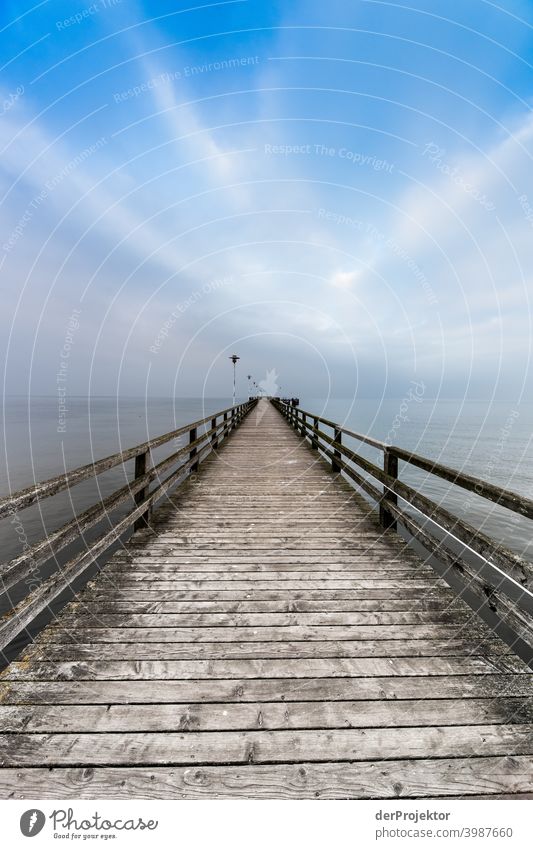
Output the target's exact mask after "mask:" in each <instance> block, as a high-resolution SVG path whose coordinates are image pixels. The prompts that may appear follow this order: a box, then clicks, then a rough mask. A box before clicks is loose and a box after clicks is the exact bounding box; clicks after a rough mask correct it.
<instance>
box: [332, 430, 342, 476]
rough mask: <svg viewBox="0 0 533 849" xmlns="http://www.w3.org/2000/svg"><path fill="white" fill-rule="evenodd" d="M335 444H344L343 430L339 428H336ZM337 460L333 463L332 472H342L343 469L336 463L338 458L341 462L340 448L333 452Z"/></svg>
mask: <svg viewBox="0 0 533 849" xmlns="http://www.w3.org/2000/svg"><path fill="white" fill-rule="evenodd" d="M334 440H335V444H336V445H340V444H341V443H342V430H339V428H338V427H336V428H335V436H334ZM333 454H334V457H335V459H334V460H332V461H331V471H332V472H340V470H341V467H340V466H339V464H338V463H337V462H336V458H337V457H338V458H339V460H340V457H341V452H340V450H339V449H338V448H335V449H334V451H333Z"/></svg>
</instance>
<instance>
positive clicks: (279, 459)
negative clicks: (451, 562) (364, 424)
mask: <svg viewBox="0 0 533 849" xmlns="http://www.w3.org/2000/svg"><path fill="white" fill-rule="evenodd" d="M0 682H1V683H0V702H1V706H0V719H1V725H2V732H3V733H2V736H1V737H0V760H1V763H2V765H3V770H1V771H0V785H1V790H2V796H3V797H4V798H6V797H12V798H21V797H26V798H46V797H48V798H62V799H64V798H68V797H75V798H76V797H81V798H84V797H87V798H91V797H96V798H98V797H108V798H113V797H115V798H119V797H120V798H131V797H145V798H149V797H153V798H228V797H229V798H236V797H245V798H251V797H257V798H397V797H424V796H426V797H460V796H477V797H479V796H487V795H489V796H490V795H496V796H516V797H518V796H522V795H531V794H532V793H533V684H532V681H531V671H530V670H529V669H528V667H527V666H526V665H525V664H524V663H523V662H522V661H521V660H520V659H519V658H518V657H517V656H516V655H515V654H513V653H512V651H511V649H510V648H509V647H508V646H507V645H506V644H505V643H504V642H502V641H501V640H499V639H498V638H497V637H495V636H494V634H493V633H492V632H491V631H490V629H489V628H488V627H487V626H486V625H485V624H484V623H483V622H482V621H481V620H480V619H478V618H477V617H476V616H475V614H473V612H472V610H471V609H470V608H469V607H468V606H467V605H466V604H465V603H464V602H463V601H462V600H460V599H459V598H458V597H457V595H456V594H455V593H454V592H453V591H452V590H451V589H450V588H449V587H448V586H447V584H446V583H445V582H444V581H443V580H442V579H441V578H439V577H438V576H437V575H436V573H435V572H434V571H433V570H432V569H431V568H430V567H429V566H428V565H427V564H425V563H424V562H423V561H422V560H421V559H420V558H419V557H418V556H417V555H416V554H415V553H413V551H412V550H411V549H410V548H408V547H407V545H406V543H405V542H404V541H403V540H402V539H401V537H400V536H399V535H397V534H395V533H394V532H393V531H391V530H384V529H383V528H382V527H380V526H379V525H378V524H377V522H376V520H375V518H374V515H373V514H372V513H371V510H370V508H369V507H368V506H367V505H366V502H365V501H363V499H362V498H361V497H360V496H359V495H358V494H357V493H356V492H355V491H354V490H353V489H352V488H351V487H350V486H349V485H348V483H347V482H346V481H345V480H344V479H343V478H342V477H341V476H340V475H338V474H334V473H333V472H332V471H331V470H330V468H329V467H328V465H327V463H326V462H325V461H324V460H323V459H321V458H320V457H319V456H318V454H317V453H316V452H313V451H312V450H311V449H310V447H309V446H308V444H307V443H305V442H304V440H303V439H301V438H300V437H299V436H298V435H297V434H296V433H295V432H294V431H293V430H291V429H290V428H289V427H288V426H287V423H286V422H285V420H284V419H283V418H282V416H281V415H280V414H279V412H278V411H277V410H276V409H275V408H274V407H273V406H271V405H270V404H269V403H268V402H267V401H260V402H259V404H258V406H257V407H256V408H255V409H254V410H253V411H252V412H251V413H250V414H249V415H248V416H247V417H246V418H245V420H244V421H243V423H242V424H241V426H240V427H239V429H238V430H237V431H236V432H235V434H234V435H233V436H232V437H231V439H230V440H228V441H227V442H226V441H225V442H224V443H223V444H222V446H221V448H220V450H219V451H218V456H214V455H212V456H211V457H210V458H209V459H208V460H207V461H206V462H205V463H204V464H203V465H202V466H201V468H200V471H199V473H198V475H197V476H196V477H193V478H191V479H189V481H188V482H187V483H186V484H184V485H183V486H182V487H181V488H180V489H179V490H177V491H176V493H175V494H174V495H171V496H170V498H169V500H168V501H167V502H166V503H165V505H164V506H163V507H161V508H160V509H158V510H156V511H155V512H154V514H153V517H152V520H151V529H150V530H140V531H137V532H136V533H135V534H134V535H133V537H132V538H131V539H130V541H129V542H128V543H127V544H126V545H125V546H124V547H122V548H121V550H119V551H118V552H117V553H115V554H114V555H113V556H112V557H110V559H109V561H108V563H107V565H106V566H105V567H104V568H103V569H102V570H101V572H100V574H99V575H98V576H97V578H96V579H94V580H93V581H91V582H90V584H88V586H87V587H86V589H85V590H84V591H83V592H82V593H81V594H79V595H78V597H77V599H76V600H75V601H74V602H72V603H70V604H69V605H68V606H66V607H65V608H64V610H63V612H62V613H61V614H60V616H59V617H58V618H57V619H56V620H55V622H53V623H52V624H51V625H49V626H48V627H47V628H45V630H44V631H43V632H42V633H41V635H40V636H39V637H38V638H37V639H36V641H35V642H34V643H33V644H32V645H31V647H29V648H28V650H27V651H26V653H25V655H24V656H23V657H22V658H21V659H19V660H18V661H17V662H13V663H12V664H11V665H10V666H9V667H8V668H7V669H6V671H5V672H4V674H3V675H2V677H1V678H0Z"/></svg>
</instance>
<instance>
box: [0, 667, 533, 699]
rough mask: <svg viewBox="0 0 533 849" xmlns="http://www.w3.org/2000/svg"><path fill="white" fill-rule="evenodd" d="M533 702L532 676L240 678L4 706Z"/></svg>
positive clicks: (97, 684) (137, 685) (77, 687)
mask: <svg viewBox="0 0 533 849" xmlns="http://www.w3.org/2000/svg"><path fill="white" fill-rule="evenodd" d="M518 696H523V697H526V704H528V705H529V703H530V702H531V700H532V698H533V680H532V677H531V676H530V675H519V674H512V675H498V674H495V675H452V676H446V675H440V676H422V675H421V676H418V677H409V676H403V677H394V676H390V677H382V678H378V677H377V678H349V677H344V678H343V677H338V678H295V679H290V678H246V679H245V678H242V679H235V678H229V679H223V678H216V679H211V680H209V679H181V680H179V679H178V680H172V679H167V680H158V682H157V686H156V687H154V684H153V682H152V681H151V680H140V679H134V678H130V679H129V680H128V679H121V680H119V681H103V680H98V681H96V680H85V681H83V680H74V681H62V680H56V681H50V680H45V681H9V682H5V683H2V684H0V702H1V703H2V704H7V705H16V704H25V705H28V704H37V705H44V704H74V705H76V704H105V705H109V704H135V703H146V704H155V705H157V704H164V703H168V702H176V703H178V702H195V703H201V702H219V703H220V702H232V703H235V702H261V701H277V700H279V701H280V702H283V703H284V702H294V701H300V702H301V701H306V702H307V701H310V702H312V701H325V700H328V701H329V702H335V701H344V700H346V701H349V700H352V701H353V700H358V701H368V700H372V701H374V700H382V699H392V700H401V699H416V700H417V701H420V700H424V699H429V698H432V699H461V700H464V699H476V698H477V699H480V698H483V699H489V701H490V700H492V699H495V698H504V697H508V698H513V697H518Z"/></svg>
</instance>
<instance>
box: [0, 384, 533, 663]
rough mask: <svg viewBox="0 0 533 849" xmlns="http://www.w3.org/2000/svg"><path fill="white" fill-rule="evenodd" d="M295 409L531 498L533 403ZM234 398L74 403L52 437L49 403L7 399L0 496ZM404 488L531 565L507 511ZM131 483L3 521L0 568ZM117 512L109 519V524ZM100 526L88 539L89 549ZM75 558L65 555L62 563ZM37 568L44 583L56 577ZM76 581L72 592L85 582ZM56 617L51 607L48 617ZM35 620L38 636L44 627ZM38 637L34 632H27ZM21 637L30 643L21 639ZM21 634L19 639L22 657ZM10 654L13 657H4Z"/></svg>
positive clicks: (417, 400)
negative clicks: (436, 503) (62, 427)
mask: <svg viewBox="0 0 533 849" xmlns="http://www.w3.org/2000/svg"><path fill="white" fill-rule="evenodd" d="M300 402H301V407H302V408H303V409H305V410H309V411H311V412H316V413H318V414H321V415H324V416H326V417H327V418H330V419H332V420H333V421H338V422H341V423H344V424H346V426H347V427H350V428H351V429H354V430H357V431H359V432H362V433H370V434H372V435H373V436H374V437H376V438H377V439H382V440H384V441H386V442H388V443H391V444H394V445H398V446H401V447H403V448H407V449H410V450H413V451H416V452H417V453H419V454H422V455H424V456H426V457H429V458H432V459H435V460H439V461H441V462H443V463H445V464H446V465H449V466H453V467H455V468H457V469H461V470H463V471H465V472H468V473H471V474H474V475H477V476H479V477H481V478H484V479H485V480H488V481H490V482H492V483H495V484H499V485H501V486H504V487H508V488H510V489H512V490H514V491H516V492H518V493H522V494H524V495H527V496H529V497H533V456H532V452H531V437H532V427H533V405H528V406H526V405H521V406H519V407H516V406H513V405H512V404H510V403H508V402H496V403H491V404H490V406H489V405H487V404H486V403H482V402H477V401H469V402H462V401H448V400H439V401H434V400H430V399H426V398H424V397H422V398H421V397H419V395H418V393H417V391H416V387H414V386H413V389H412V392H411V393H410V394H409V393H406V397H405V398H404V399H392V400H390V399H389V400H386V401H381V402H379V401H372V400H367V399H364V400H358V401H356V402H351V401H347V400H344V399H332V400H329V401H324V400H321V399H313V398H301V399H300ZM230 403H231V399H228V398H209V399H198V398H190V399H174V400H172V399H157V398H155V399H149V400H146V399H135V398H124V399H121V400H120V401H118V402H117V400H116V399H114V398H92V399H90V401H89V400H88V399H87V398H70V399H69V401H68V408H69V409H68V413H67V416H66V427H65V432H61V433H58V408H57V400H56V399H55V398H48V397H46V398H44V397H35V398H33V399H32V400H31V402H30V403H29V404H28V401H27V399H23V398H16V397H12V398H8V399H7V400H6V404H5V415H4V431H3V448H4V450H3V451H2V455H1V457H0V472H1V474H0V495H5V494H7V493H9V492H10V491H11V492H14V491H16V490H18V489H20V488H22V487H25V486H28V485H30V484H31V483H33V482H34V481H39V480H44V479H46V478H49V477H52V476H54V475H57V474H60V473H61V472H63V471H65V469H72V468H75V467H77V466H80V465H83V464H85V463H88V462H91V461H92V460H97V459H100V458H102V457H105V456H107V455H108V454H112V453H114V452H116V451H119V450H123V449H125V448H129V447H131V446H132V445H135V444H138V443H141V442H144V441H145V440H147V439H149V438H153V437H155V436H158V435H160V434H162V433H165V432H167V431H170V430H173V429H175V428H178V427H180V426H182V425H185V424H188V423H190V422H192V421H195V420H198V419H201V418H203V417H205V416H207V415H210V414H211V413H213V412H215V411H217V410H220V409H223V408H225V407H228V406H229V405H230ZM348 442H349V444H351V445H352V444H353V447H354V448H355V449H356V450H358V451H360V453H362V454H363V455H364V456H365V457H367V458H368V459H371V460H372V461H374V462H377V463H381V461H382V455H381V454H380V452H377V451H376V450H375V449H372V448H368V447H365V446H363V445H362V444H361V443H359V442H355V441H354V442H353V443H350V441H348ZM175 449H176V444H174V445H172V446H171V447H170V448H169V447H168V446H167V447H164V448H162V449H159V451H158V452H156V453H155V455H154V459H155V461H156V462H157V460H158V459H161V457H163V456H165V455H167V454H168V453H170V450H175ZM400 474H401V477H402V479H403V480H405V481H406V482H408V483H416V485H417V486H418V487H420V488H421V489H422V490H423V491H424V492H425V493H426V494H428V495H430V496H431V497H433V498H435V499H437V500H438V501H439V502H441V503H443V504H444V505H445V506H447V507H449V508H450V509H452V510H453V511H454V512H456V513H457V514H458V515H459V516H460V517H461V518H464V519H466V520H467V521H468V522H470V523H471V524H474V525H476V526H477V527H480V528H482V529H483V530H484V532H485V533H487V534H488V535H490V536H492V537H494V538H495V539H497V540H498V541H500V542H503V543H505V544H506V545H507V546H509V547H510V548H512V549H513V550H515V551H517V552H519V553H521V554H523V555H524V556H526V557H527V558H528V559H530V560H531V559H533V545H532V534H531V527H530V525H531V523H530V522H526V521H524V520H520V519H518V517H515V516H514V515H513V514H511V513H510V512H509V511H507V510H504V509H502V508H498V507H495V506H494V505H491V504H490V503H489V502H485V501H484V500H483V499H479V498H478V497H477V496H475V495H472V494H471V493H466V492H464V491H462V490H461V489H459V488H458V487H451V486H450V485H449V484H447V483H445V482H444V481H439V479H438V478H434V477H432V476H429V475H427V474H426V473H424V472H422V471H420V470H415V469H411V468H405V467H403V468H402V467H401V468H400ZM132 475H133V463H132V462H129V463H127V464H125V466H124V467H117V468H115V469H112V470H110V471H108V472H106V473H105V474H104V475H102V476H100V478H99V481H98V483H95V482H94V481H85V482H83V483H82V484H79V485H78V486H76V487H74V488H73V490H72V492H71V494H67V493H63V494H60V495H58V496H55V497H54V498H52V499H49V500H47V501H46V502H43V505H42V507H41V509H39V508H38V507H33V508H30V509H28V510H25V511H23V512H21V513H20V519H21V523H19V524H18V526H15V524H14V523H13V522H12V521H11V520H10V519H6V520H4V521H3V522H0V549H1V553H2V557H1V562H3V563H5V562H7V561H9V560H10V559H11V558H13V557H16V556H17V555H19V554H20V553H21V551H22V547H23V545H24V544H25V543H26V542H28V543H32V542H34V541H36V540H37V539H40V538H41V537H42V536H43V534H44V533H46V532H50V531H52V530H54V529H55V528H57V527H60V526H61V525H62V524H64V523H65V522H66V521H68V520H69V519H70V518H71V517H72V516H73V515H74V513H75V512H79V511H80V510H81V509H84V508H86V507H88V506H90V505H91V504H93V503H94V502H95V501H97V500H98V499H99V498H100V497H105V496H106V495H108V494H110V493H111V492H113V491H114V490H115V489H117V488H118V487H120V486H123V485H124V483H125V482H126V481H127V480H131V478H132ZM127 509H128V506H127V505H126V506H125V507H123V508H121V510H119V511H117V512H116V513H114V514H111V516H110V517H109V522H110V523H111V524H112V522H113V520H114V519H115V518H116V516H117V515H119V514H120V512H125V511H126V510H127ZM102 530H103V527H102V526H100V528H99V529H98V530H92V531H89V532H87V534H86V535H85V538H84V541H85V542H90V540H91V539H93V538H94V537H95V536H96V535H97V534H98V533H101V532H102ZM69 554H70V556H72V551H71V549H65V551H64V552H62V553H61V554H60V556H59V557H58V563H60V564H61V563H62V562H65V560H66V559H67V557H68V556H69ZM54 568H55V567H54V566H53V565H51V566H49V567H42V569H41V572H40V574H41V576H42V577H46V576H47V575H48V574H50V572H51V571H53V569H54ZM87 574H88V573H86V576H85V577H84V578H83V579H82V580H81V581H78V582H77V583H76V584H75V585H74V588H75V589H76V588H78V587H79V586H80V585H81V584H82V583H84V581H85V580H86V577H87ZM23 590H24V588H23V587H20V588H18V589H17V588H15V590H14V591H12V592H11V593H10V594H9V595H8V596H6V595H4V596H3V597H1V598H0V610H1V609H2V608H3V609H6V608H8V607H11V606H12V605H13V604H14V603H16V602H17V601H18V600H19V599H20V598H21V597H22V595H23V594H24V592H23ZM57 609H58V605H53V608H52V611H51V614H52V615H53V613H54V611H55V610H57ZM46 618H47V617H46V616H43V618H42V619H41V620H40V621H39V622H37V628H38V627H40V626H41V625H42V624H43V622H44V621H45V620H46ZM34 631H35V629H32V633H33V632H34ZM26 638H27V635H26ZM23 640H24V636H23V637H21V638H20V640H18V641H17V644H16V646H15V647H14V650H18V648H20V645H22V642H23ZM10 654H11V656H12V654H13V653H12V652H11V653H10Z"/></svg>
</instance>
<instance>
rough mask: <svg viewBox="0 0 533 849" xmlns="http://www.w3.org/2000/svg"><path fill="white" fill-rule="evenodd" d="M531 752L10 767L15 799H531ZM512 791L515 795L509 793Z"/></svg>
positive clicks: (2, 779)
mask: <svg viewBox="0 0 533 849" xmlns="http://www.w3.org/2000/svg"><path fill="white" fill-rule="evenodd" d="M532 774H533V757H531V756H529V755H519V756H514V757H505V756H504V757H501V756H496V757H490V756H489V757H468V758H441V759H439V760H435V759H432V758H431V759H421V760H404V761H399V760H388V761H383V760H381V758H380V759H379V760H376V761H367V762H360V763H357V764H350V763H341V764H336V763H318V764H317V763H307V762H305V763H301V764H269V765H258V766H256V765H253V764H248V765H246V766H245V767H242V766H202V767H197V766H193V767H185V768H179V767H155V768H154V767H122V768H121V767H118V768H117V767H115V768H113V767H110V768H107V769H106V768H100V767H96V768H90V769H84V768H79V767H74V768H70V769H68V768H67V769H66V768H58V769H39V768H33V769H32V768H30V769H28V768H10V769H5V770H3V774H0V795H1V796H2V798H9V799H101V798H105V799H136V798H138V799H169V800H170V799H172V800H175V799H209V800H211V799H215V798H216V799H238V798H240V799H398V798H403V799H405V798H414V799H417V798H429V799H434V798H438V797H444V798H448V799H453V798H454V797H457V798H464V797H479V798H491V797H493V796H497V797H498V798H503V797H505V798H507V797H509V798H511V797H512V798H519V797H525V798H531V797H532V793H533V786H532V779H531V776H532ZM511 794H513V795H511Z"/></svg>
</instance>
